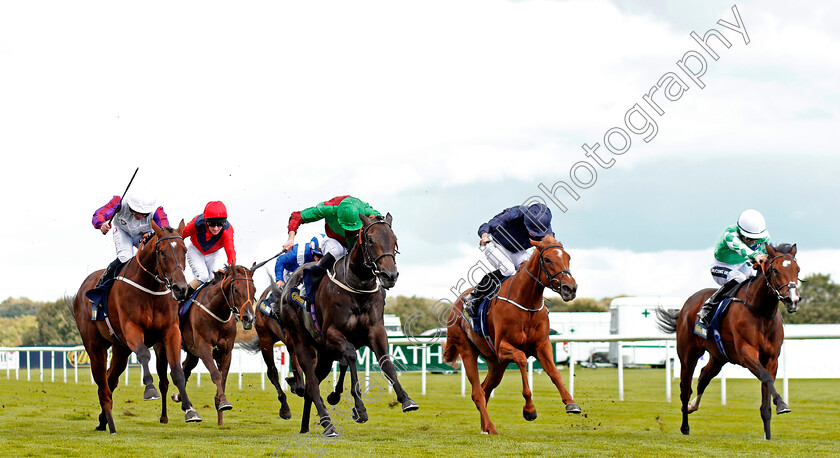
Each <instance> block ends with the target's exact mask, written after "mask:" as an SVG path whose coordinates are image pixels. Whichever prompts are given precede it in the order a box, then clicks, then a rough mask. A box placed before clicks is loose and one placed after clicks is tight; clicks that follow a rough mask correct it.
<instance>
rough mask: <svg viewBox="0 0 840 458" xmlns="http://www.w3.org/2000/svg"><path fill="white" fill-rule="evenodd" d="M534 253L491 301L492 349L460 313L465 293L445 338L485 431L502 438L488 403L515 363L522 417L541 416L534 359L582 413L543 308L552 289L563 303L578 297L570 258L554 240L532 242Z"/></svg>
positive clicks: (447, 354)
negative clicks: (531, 366)
mask: <svg viewBox="0 0 840 458" xmlns="http://www.w3.org/2000/svg"><path fill="white" fill-rule="evenodd" d="M531 244H532V245H534V247H535V252H534V254H532V255H531V257H530V259H528V261H526V262H524V263H522V265H521V266H520V267H519V269H518V271H517V272H516V274H515V275H514V276H513V277H511V278H509V279H507V280H505V281H504V282H502V284H501V288H500V289H499V295H498V296H496V297H495V298H493V300H492V302H491V304H490V309H489V311H488V313H487V325H488V334H489V337H490V338H491V339H492V341H493V346H494V348H491V347H490V345H489V344H488V343H487V341H486V340H485V339H484V338H483V337H481V336H479V335H478V334H477V333H476V332H475V331H473V329H472V325H471V324H470V319H469V318H467V317H465V316H464V315H463V314H462V311H461V310H462V308H463V300H464V296H465V295H466V294H467V293H469V292H470V290H469V289H468V290H467V291H464V292H463V293H462V294H461V296H460V297H459V298H458V300H457V301H456V302H455V304H454V305H453V306H452V311H451V312H450V315H449V319H448V323H450V324H449V329H448V330H447V334H446V347H445V349H444V352H443V359H444V361H446V362H447V363H449V364H451V365H454V364H455V361H456V359H457V357H458V355H460V356H461V360H462V362H463V364H464V370H465V371H466V373H467V378H469V381H470V385H472V400H473V402H475V406H476V408H478V411H479V413H480V414H481V432H482V433H484V434H498V432H497V431H496V426H495V425H494V424H493V422H492V421H491V420H490V416H489V415H488V414H487V403H488V402H489V401H490V394H491V393H492V392H493V389H495V388H496V387H497V386H498V385H499V382H501V381H502V377H503V376H504V375H505V370H506V369H507V367H508V364H510V363H511V362H513V363H516V365H517V366H518V367H519V372H520V373H521V375H522V396H523V397H524V398H525V407H524V408H523V410H522V415H523V416H524V417H525V419H526V420H528V421H533V420H535V419H536V418H537V411H536V408H535V407H534V403H533V402H532V400H531V388H530V387H529V386H528V370H527V360H528V357H529V356H534V357H536V358H537V360H538V361H539V362H540V365H542V367H543V370H545V372H546V373H547V374H548V376H549V377H550V378H551V381H552V382H554V385H555V386H556V387H557V389H558V390H559V391H560V396H561V397H562V398H563V403H564V404H566V412H567V413H580V407H578V405H577V404H576V403H575V401H574V399H572V395H571V394H570V393H569V391H568V390H567V389H566V386H565V385H564V384H563V378H562V377H561V376H560V371H558V370H557V367H556V366H555V365H554V356H553V352H552V345H551V341H549V339H548V330H549V327H548V310H547V309H546V308H545V305H544V304H543V291H544V290H545V288H550V289H551V290H552V291H554V292H557V293H559V294H560V296H561V297H562V298H563V300H564V301H570V300H572V299H574V298H575V293H576V291H577V283H575V279H574V278H573V277H572V274H571V272H569V260H570V256H569V253H568V252H567V251H566V250H565V249H564V248H563V244H562V243H560V242H558V241H557V240H555V239H554V237H553V236H552V235H547V236H545V237H543V239H542V240H541V241H540V242H533V241H532V242H531ZM479 356H481V357H482V358H484V360H485V361H487V376H486V377H485V378H484V382H483V383H479V379H478V377H479V376H478V363H477V359H476V358H478V357H479Z"/></svg>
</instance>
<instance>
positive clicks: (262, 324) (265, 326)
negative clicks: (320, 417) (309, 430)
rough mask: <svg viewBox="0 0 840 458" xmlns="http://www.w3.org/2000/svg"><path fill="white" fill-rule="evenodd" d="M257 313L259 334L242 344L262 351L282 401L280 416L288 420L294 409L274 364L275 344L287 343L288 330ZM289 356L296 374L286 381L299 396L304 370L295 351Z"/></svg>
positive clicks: (264, 295)
mask: <svg viewBox="0 0 840 458" xmlns="http://www.w3.org/2000/svg"><path fill="white" fill-rule="evenodd" d="M271 289H272V288H271V286H269V287H267V288H266V289H265V291H263V293H262V295H260V300H259V302H257V303H258V304H261V303H262V302H263V301H265V300H266V298H267V297H268V294H269V293H270V292H271ZM256 315H257V317H256V321H255V323H254V328H255V329H256V330H257V335H256V336H255V337H254V339H253V340H251V341H250V342H242V343H241V344H240V346H241V347H242V348H243V349H245V350H247V351H250V352H253V353H256V352H257V351H259V352H260V353H262V357H263V360H264V361H265V367H266V371H265V372H266V374H267V375H268V380H270V381H271V384H272V385H274V389H276V390H277V400H278V401H280V418H282V419H284V420H288V419H290V418H292V411H291V409H289V403H288V402H287V401H286V393H284V392H283V388H281V387H280V377H278V375H277V365H276V364H274V344H275V343H277V342H283V343H284V344H285V343H286V340H287V338H286V331H285V329H283V326H281V324H280V322H279V321H277V320H276V319H275V318H273V317H270V316H267V315H266V314H265V313H262V312H261V313H257V314H256ZM289 357H290V363H291V366H292V368H293V369H294V375H292V376H289V377H288V378H287V379H286V382H287V383H288V384H289V389H290V390H291V391H292V392H293V393H295V394H297V395H298V396H303V376H302V375H301V374H302V372H301V369H300V365H299V364H298V362H297V358H296V357H295V355H294V353H292V352H289Z"/></svg>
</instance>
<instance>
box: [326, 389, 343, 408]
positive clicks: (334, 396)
mask: <svg viewBox="0 0 840 458" xmlns="http://www.w3.org/2000/svg"><path fill="white" fill-rule="evenodd" d="M339 401H341V394H339V393H337V392H335V391H333V392H332V393H330V395H329V396H327V402H329V403H330V405H331V406H334V405H336V404H338V402H339Z"/></svg>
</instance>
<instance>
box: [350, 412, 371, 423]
mask: <svg viewBox="0 0 840 458" xmlns="http://www.w3.org/2000/svg"><path fill="white" fill-rule="evenodd" d="M353 421H355V422H356V423H367V421H368V414H367V410H366V409H362V410H356V409H353Z"/></svg>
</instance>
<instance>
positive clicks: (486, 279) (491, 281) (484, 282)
mask: <svg viewBox="0 0 840 458" xmlns="http://www.w3.org/2000/svg"><path fill="white" fill-rule="evenodd" d="M501 278H502V271H501V270H498V269H497V270H494V271H493V272H490V273H488V274H485V275H484V276H483V277H481V281H479V282H478V284H477V285H475V288H473V290H472V291H470V292H469V294H467V295H466V296H464V311H465V312H467V314H468V315H469V316H471V317H475V314H476V313H477V312H478V310H477V307H478V306H479V304H481V301H482V300H483V299H484V298H485V297H486V296H487V295H488V294H490V293H491V292H492V291H493V290H494V289H495V288H496V287H497V286H498V284H499V283H500V280H501Z"/></svg>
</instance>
